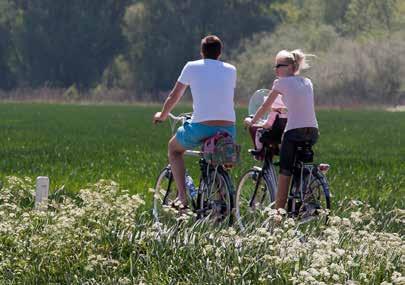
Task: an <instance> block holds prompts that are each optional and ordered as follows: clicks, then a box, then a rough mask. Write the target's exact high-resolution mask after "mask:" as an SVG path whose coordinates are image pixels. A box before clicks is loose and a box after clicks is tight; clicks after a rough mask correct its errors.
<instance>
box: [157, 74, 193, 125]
mask: <svg viewBox="0 0 405 285" xmlns="http://www.w3.org/2000/svg"><path fill="white" fill-rule="evenodd" d="M187 86H188V85H186V84H183V83H181V82H179V81H177V82H176V84H175V85H174V87H173V89H172V91H171V92H170V94H169V96H167V98H166V101H165V103H164V104H163V108H162V111H161V112H157V113H156V114H155V115H154V116H153V123H155V124H156V123H158V122H163V121H165V120H166V119H167V117H168V116H169V113H170V112H171V110H173V108H174V106H176V104H177V103H178V102H179V100H180V98H181V97H182V96H183V94H184V92H185V91H186V89H187Z"/></svg>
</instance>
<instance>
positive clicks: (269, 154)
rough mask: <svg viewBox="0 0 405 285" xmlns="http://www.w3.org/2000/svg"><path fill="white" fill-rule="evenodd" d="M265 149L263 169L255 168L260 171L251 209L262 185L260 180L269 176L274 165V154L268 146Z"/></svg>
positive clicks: (250, 204)
mask: <svg viewBox="0 0 405 285" xmlns="http://www.w3.org/2000/svg"><path fill="white" fill-rule="evenodd" d="M263 147H264V162H263V166H262V168H260V167H257V166H255V167H254V168H255V169H257V170H258V171H259V176H258V177H257V181H256V184H255V189H254V192H253V195H252V198H251V199H250V201H249V207H253V206H254V205H253V203H254V201H255V200H256V194H257V190H258V188H259V185H260V180H261V179H263V178H264V176H266V175H267V172H268V170H269V169H270V166H271V164H272V157H273V156H272V152H271V150H270V148H269V147H268V146H263Z"/></svg>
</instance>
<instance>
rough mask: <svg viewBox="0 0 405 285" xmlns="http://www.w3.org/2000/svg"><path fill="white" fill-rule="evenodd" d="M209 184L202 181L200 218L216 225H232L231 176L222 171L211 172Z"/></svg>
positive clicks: (198, 211)
mask: <svg viewBox="0 0 405 285" xmlns="http://www.w3.org/2000/svg"><path fill="white" fill-rule="evenodd" d="M209 175H210V177H209V182H208V183H207V181H204V179H202V180H201V186H200V189H201V190H202V191H201V195H200V199H199V209H198V210H197V213H198V216H199V217H200V218H201V217H202V218H205V219H207V220H209V221H210V222H213V223H215V224H221V225H224V226H229V225H232V223H233V215H232V211H233V208H234V205H233V201H234V200H233V199H234V198H233V185H232V182H231V179H230V177H229V174H228V173H227V172H226V171H225V170H224V169H222V167H220V168H218V171H217V172H215V170H212V171H210V174H209Z"/></svg>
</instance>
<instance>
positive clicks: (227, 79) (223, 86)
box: [153, 35, 236, 208]
mask: <svg viewBox="0 0 405 285" xmlns="http://www.w3.org/2000/svg"><path fill="white" fill-rule="evenodd" d="M222 47H223V45H222V42H221V40H220V39H219V38H218V37H217V36H213V35H212V36H207V37H205V38H203V39H202V40H201V57H202V59H200V60H196V61H190V62H187V64H186V65H185V66H184V68H183V70H182V72H181V74H180V76H179V78H178V80H177V82H176V84H175V85H174V87H173V89H172V91H171V92H170V94H169V96H168V97H167V99H166V101H165V103H164V104H163V108H162V111H161V112H157V113H156V114H155V115H154V116H153V122H154V123H157V122H162V121H164V120H166V119H167V117H168V115H169V113H170V112H171V110H172V109H173V108H174V107H175V106H176V104H177V103H178V101H179V100H180V98H181V97H182V95H183V94H184V92H185V90H186V89H187V87H188V86H190V89H191V94H192V98H193V116H192V118H191V120H190V121H187V122H186V123H185V124H184V125H183V126H181V127H179V128H178V130H177V132H176V134H175V135H174V136H173V137H172V138H171V139H170V141H169V145H168V148H169V153H168V155H169V162H170V164H171V168H172V173H173V176H174V180H175V182H176V186H177V189H178V196H177V199H178V201H177V202H179V203H180V204H181V205H180V207H181V208H185V207H187V196H186V189H185V166H184V158H183V155H184V152H185V151H186V150H187V149H193V148H195V147H197V146H199V145H201V143H202V142H203V140H204V139H206V138H208V137H211V136H213V135H215V134H216V133H218V132H227V133H229V134H230V135H231V136H232V137H233V138H235V135H236V128H235V120H236V116H235V110H234V91H235V87H236V68H235V67H234V66H233V65H231V64H229V63H225V62H222V61H220V60H219V58H220V56H221V52H222Z"/></svg>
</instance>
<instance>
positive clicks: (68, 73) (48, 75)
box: [11, 0, 129, 87]
mask: <svg viewBox="0 0 405 285" xmlns="http://www.w3.org/2000/svg"><path fill="white" fill-rule="evenodd" d="M11 2H13V3H14V4H15V7H16V9H17V10H18V14H19V17H18V20H16V21H14V23H13V29H12V31H13V33H12V40H13V44H14V48H15V50H16V52H17V53H18V61H16V62H15V67H14V68H15V69H16V72H17V74H18V77H19V79H20V80H21V81H23V82H29V84H30V85H31V86H41V85H44V84H45V83H49V84H51V85H52V86H62V87H66V86H71V85H73V84H76V85H77V86H79V87H89V86H90V85H91V84H93V83H94V81H96V80H98V79H99V77H100V75H101V73H102V71H103V70H104V68H105V67H106V66H107V64H109V63H110V62H111V60H112V58H113V57H114V56H115V55H116V54H117V53H119V52H121V51H122V50H123V48H124V39H123V37H122V33H121V19H122V15H123V13H124V11H125V8H126V6H127V4H128V3H129V0H125V1H117V0H103V1H97V2H94V1H77V0H75V1H68V2H59V1H50V0H46V1H43V0H33V1H29V2H21V1H16V0H14V1H11Z"/></svg>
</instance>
